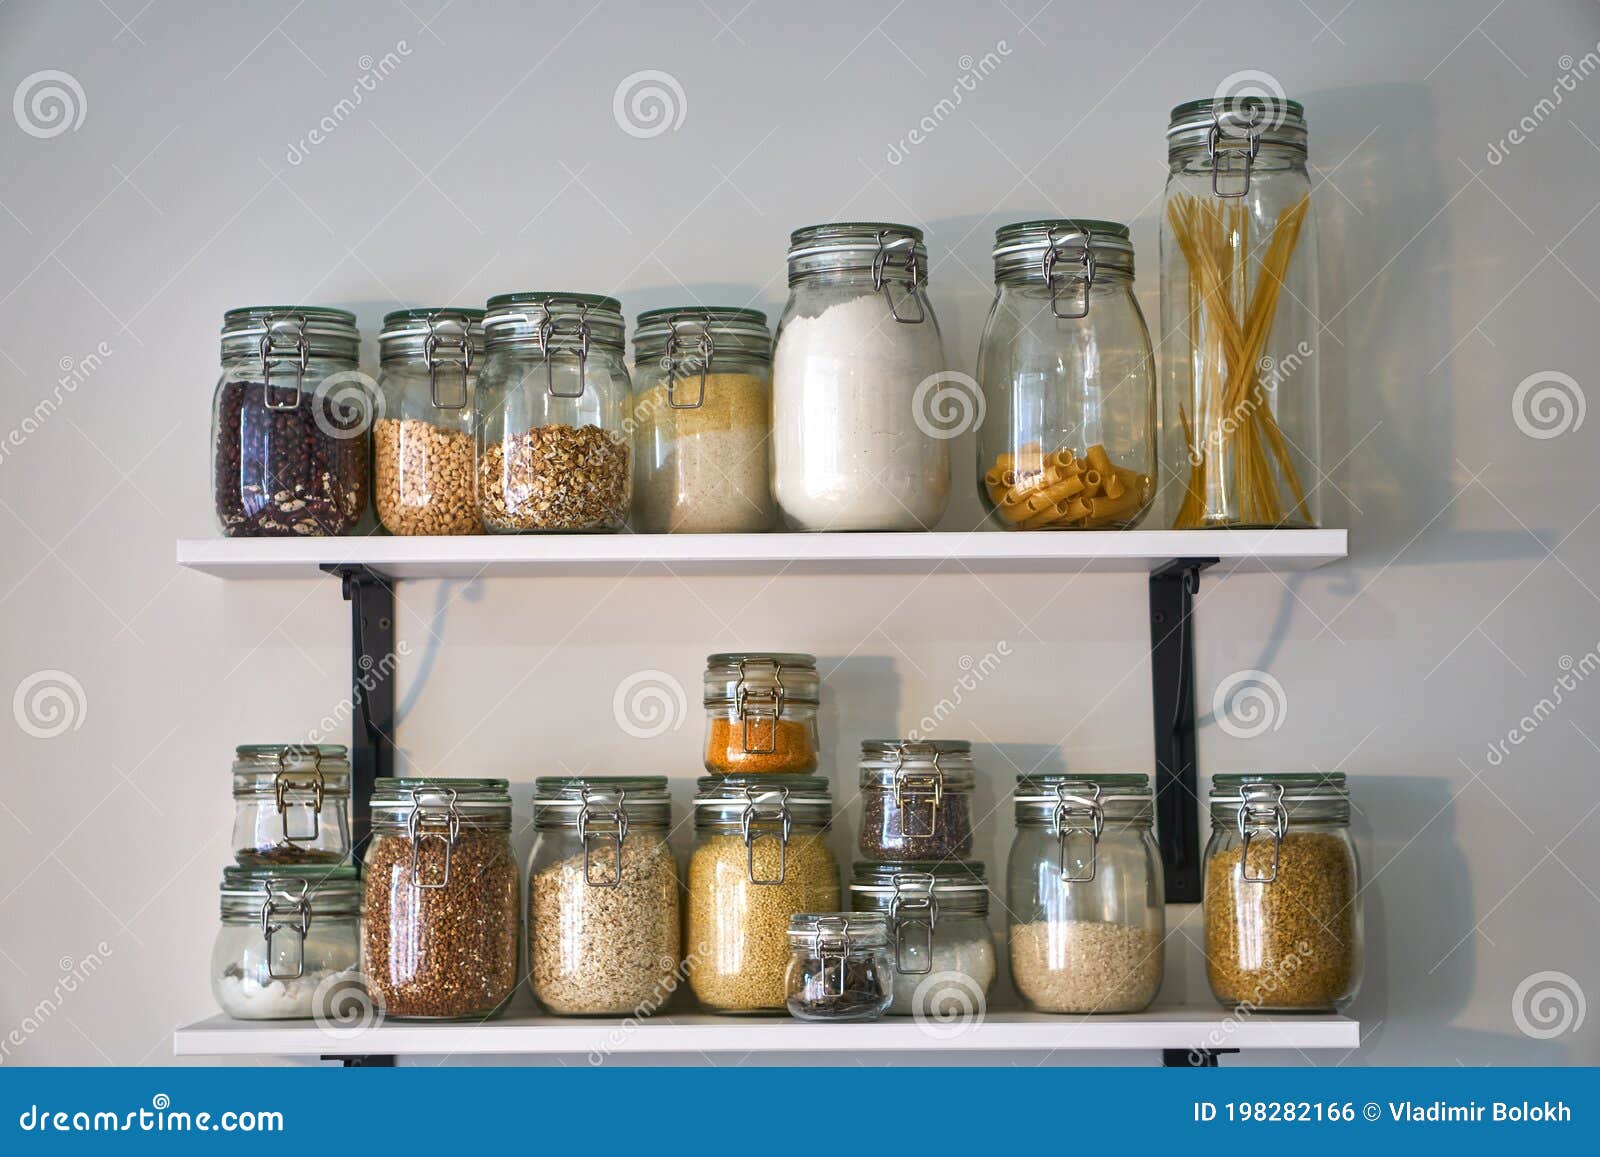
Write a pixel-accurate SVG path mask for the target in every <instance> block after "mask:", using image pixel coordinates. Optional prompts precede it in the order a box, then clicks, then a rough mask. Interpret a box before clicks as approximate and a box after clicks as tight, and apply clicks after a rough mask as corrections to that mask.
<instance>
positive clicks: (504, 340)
mask: <svg viewBox="0 0 1600 1157" xmlns="http://www.w3.org/2000/svg"><path fill="white" fill-rule="evenodd" d="M483 328H484V333H485V335H486V336H485V345H486V348H485V354H484V362H483V373H482V374H481V375H480V376H479V378H478V393H477V398H476V401H475V405H474V415H473V429H474V432H475V434H474V436H475V439H476V445H477V459H478V506H479V511H480V513H481V515H482V519H483V525H484V529H486V530H488V531H490V532H492V533H515V532H521V531H582V530H620V529H622V526H623V524H624V523H625V522H626V521H627V518H628V504H629V501H630V497H631V494H632V488H633V483H632V472H633V451H632V446H631V442H630V430H631V428H632V423H631V422H630V421H629V420H628V419H629V416H630V415H631V413H632V400H631V392H632V387H631V386H630V384H629V381H628V367H627V365H626V364H625V363H624V361H623V332H624V331H623V323H622V306H621V304H620V303H619V302H618V301H617V300H616V298H614V297H596V296H594V295H592V294H583V293H506V294H502V295H500V296H499V297H491V298H490V299H489V308H488V311H487V313H486V314H485V316H484V321H483Z"/></svg>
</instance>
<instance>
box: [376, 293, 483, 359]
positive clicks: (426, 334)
mask: <svg viewBox="0 0 1600 1157" xmlns="http://www.w3.org/2000/svg"><path fill="white" fill-rule="evenodd" d="M378 354H379V357H381V358H382V360H383V361H385V362H389V361H396V360H402V361H403V360H408V359H409V360H417V361H422V362H424V363H427V362H428V361H429V360H431V359H433V358H438V359H440V360H444V359H447V358H448V359H452V360H457V361H459V360H467V361H469V362H471V361H476V360H477V359H478V358H480V357H482V356H483V310H481V309H458V308H457V307H455V306H441V307H438V308H433V309H397V310H395V311H394V312H392V313H386V314H384V315H383V329H382V331H380V332H379V334H378Z"/></svg>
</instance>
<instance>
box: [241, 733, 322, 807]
mask: <svg viewBox="0 0 1600 1157" xmlns="http://www.w3.org/2000/svg"><path fill="white" fill-rule="evenodd" d="M284 792H287V793H288V794H289V795H291V796H293V797H294V799H295V800H296V802H304V797H305V796H306V795H307V794H308V793H312V792H316V793H320V795H321V796H332V797H334V798H339V797H344V796H348V795H349V794H350V759H349V752H348V750H347V749H346V748H344V747H343V746H341V745H339V744H336V743H244V744H240V745H239V746H238V747H236V748H234V757H233V798H234V799H252V798H256V797H260V796H278V795H279V794H280V793H284ZM282 806H283V805H282V801H281V800H280V801H279V807H282Z"/></svg>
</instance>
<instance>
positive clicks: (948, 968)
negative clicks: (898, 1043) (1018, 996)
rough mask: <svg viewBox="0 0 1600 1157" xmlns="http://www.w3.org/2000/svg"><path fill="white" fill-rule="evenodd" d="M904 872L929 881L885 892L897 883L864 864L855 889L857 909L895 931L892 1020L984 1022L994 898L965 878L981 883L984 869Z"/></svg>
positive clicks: (944, 865)
mask: <svg viewBox="0 0 1600 1157" xmlns="http://www.w3.org/2000/svg"><path fill="white" fill-rule="evenodd" d="M904 868H905V870H906V871H907V872H911V873H920V872H923V871H924V870H925V871H926V873H927V875H926V877H921V876H907V877H905V879H906V885H904V886H902V887H900V888H897V887H895V886H893V884H889V885H888V886H885V883H886V882H887V881H889V880H891V879H893V877H892V876H891V875H889V874H888V873H886V872H884V871H883V869H882V867H881V866H879V865H874V864H863V863H857V864H856V866H855V873H854V876H855V882H854V883H852V884H851V886H850V907H851V908H852V909H854V910H855V911H857V912H879V913H882V914H883V916H884V917H885V919H886V921H887V924H888V939H889V966H890V970H891V977H892V990H891V994H890V995H891V997H892V1000H891V1003H890V1005H889V1010H888V1011H889V1015H890V1016H917V1017H922V1018H925V1019H928V1020H931V1021H939V1020H942V1019H948V1018H949V1017H951V1016H952V1015H955V1016H959V1017H962V1018H964V1019H970V1018H971V1017H973V1016H976V1015H982V1012H983V1010H984V1009H985V1008H986V1007H987V1006H988V999H989V990H990V988H991V987H992V986H993V984H994V978H995V971H996V963H995V962H996V954H995V949H994V937H993V935H992V934H991V933H990V931H989V893H988V889H987V886H986V885H983V884H973V883H971V882H969V881H967V880H963V879H960V877H961V875H962V874H963V873H973V872H975V873H976V879H977V880H979V881H981V880H982V879H983V874H982V873H983V866H982V865H981V864H978V865H961V864H957V863H953V862H951V861H942V862H931V861H930V862H926V863H908V864H906V865H904ZM869 877H873V878H872V879H870V880H869ZM936 880H937V882H935V881H936ZM952 883H953V884H954V886H953V887H952ZM930 901H931V902H930Z"/></svg>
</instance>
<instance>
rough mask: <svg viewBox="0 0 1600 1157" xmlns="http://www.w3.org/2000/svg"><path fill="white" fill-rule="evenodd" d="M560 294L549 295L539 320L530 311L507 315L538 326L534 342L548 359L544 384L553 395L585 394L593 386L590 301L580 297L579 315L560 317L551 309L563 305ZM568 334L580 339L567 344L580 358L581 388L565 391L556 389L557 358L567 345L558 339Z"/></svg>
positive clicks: (579, 377) (569, 340) (542, 355)
mask: <svg viewBox="0 0 1600 1157" xmlns="http://www.w3.org/2000/svg"><path fill="white" fill-rule="evenodd" d="M561 304H563V303H562V301H561V300H560V299H558V298H549V299H547V300H545V301H542V302H540V303H539V313H538V320H537V322H535V321H534V319H533V318H530V317H528V316H527V315H526V314H523V315H521V316H520V318H519V317H518V316H517V315H507V317H506V319H505V320H521V321H523V322H525V323H527V324H530V325H533V326H534V338H535V340H534V344H535V346H536V347H537V348H538V350H539V353H540V355H541V357H542V358H543V359H544V388H545V392H546V393H548V394H549V395H550V396H551V397H552V398H567V399H572V398H581V397H583V395H584V393H585V392H586V391H587V390H588V388H589V303H588V302H587V301H579V302H574V303H568V304H575V305H576V306H577V309H578V316H577V317H575V318H558V317H556V316H555V315H554V314H553V313H552V312H551V308H550V307H551V306H554V305H561ZM562 338H565V339H567V341H568V342H571V341H573V340H574V339H575V340H576V345H573V346H567V347H565V348H568V349H569V350H570V352H571V353H572V355H573V356H574V357H576V358H577V359H578V392H577V393H575V394H569V393H565V392H563V391H561V390H558V389H556V378H555V360H556V355H557V354H558V353H560V352H561V349H562V348H563V347H558V346H557V345H556V344H555V343H556V341H557V340H559V339H562Z"/></svg>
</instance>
